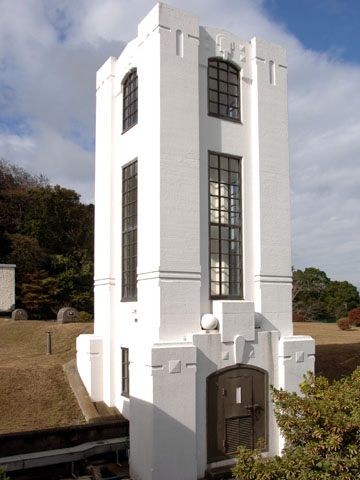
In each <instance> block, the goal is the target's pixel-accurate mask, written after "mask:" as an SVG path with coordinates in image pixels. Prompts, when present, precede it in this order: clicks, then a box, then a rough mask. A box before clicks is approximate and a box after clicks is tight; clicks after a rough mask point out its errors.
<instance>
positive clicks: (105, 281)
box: [94, 278, 115, 287]
mask: <svg viewBox="0 0 360 480" xmlns="http://www.w3.org/2000/svg"><path fill="white" fill-rule="evenodd" d="M105 285H115V278H95V279H94V287H100V286H105Z"/></svg>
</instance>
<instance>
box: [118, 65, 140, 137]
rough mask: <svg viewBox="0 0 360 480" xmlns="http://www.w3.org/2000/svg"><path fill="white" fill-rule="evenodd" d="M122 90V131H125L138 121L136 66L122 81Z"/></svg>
mask: <svg viewBox="0 0 360 480" xmlns="http://www.w3.org/2000/svg"><path fill="white" fill-rule="evenodd" d="M122 92H123V125H122V128H123V130H122V133H125V132H127V131H128V130H129V129H130V128H131V127H133V126H134V125H136V124H137V122H138V76H137V69H136V68H135V69H133V70H131V71H130V72H129V73H127V75H126V76H125V78H124V80H123V81H122Z"/></svg>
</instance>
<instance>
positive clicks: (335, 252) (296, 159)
mask: <svg viewBox="0 0 360 480" xmlns="http://www.w3.org/2000/svg"><path fill="white" fill-rule="evenodd" d="M168 3H170V4H171V5H173V6H176V7H179V8H182V9H184V10H188V11H191V12H193V13H196V14H197V15H198V16H199V19H200V24H201V25H208V26H216V27H220V28H225V29H227V30H230V31H232V32H233V33H235V34H237V35H238V36H239V37H240V38H241V39H243V40H244V41H248V40H250V38H252V37H253V36H259V37H262V38H264V39H267V40H269V41H272V42H275V43H279V44H281V45H284V46H285V47H286V48H287V50H288V64H289V70H288V73H289V76H288V80H289V132H290V137H289V147H290V170H291V201H292V252H293V265H294V266H295V267H296V268H305V267H308V266H313V267H317V268H320V269H322V270H324V271H326V273H327V274H328V275H329V276H330V278H332V279H333V280H348V281H350V282H351V283H353V284H355V285H357V286H358V287H360V248H359V244H360V209H359V205H360V188H359V178H360V162H359V157H360V95H359V85H360V53H359V44H360V38H359V36H360V33H359V32H360V28H359V27H360V0H168ZM153 5H154V2H153V1H152V0H132V1H129V0H101V1H100V0H76V1H74V0H16V1H14V0H0V11H1V16H0V158H1V157H2V158H4V159H5V160H7V161H10V162H12V163H16V164H17V165H20V166H22V167H24V168H26V169H27V170H29V171H30V172H33V173H43V174H44V175H46V176H47V177H48V178H49V179H50V181H51V182H52V183H54V184H55V183H59V184H60V185H62V186H64V187H68V188H73V189H75V190H76V191H77V192H79V193H80V194H81V195H82V200H83V201H85V202H91V201H93V191H94V129H95V72H96V70H97V69H98V68H99V67H100V66H101V65H102V64H103V63H104V62H105V61H106V59H107V58H108V57H109V56H110V55H113V56H118V55H119V54H120V53H121V51H122V49H123V48H124V45H125V44H126V43H127V42H128V41H130V40H131V39H133V38H134V37H135V36H136V31H137V24H138V23H139V22H140V21H141V20H142V18H143V17H144V16H145V15H146V14H147V13H148V11H149V10H150V9H151V8H152V7H153Z"/></svg>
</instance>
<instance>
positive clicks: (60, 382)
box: [0, 319, 93, 433]
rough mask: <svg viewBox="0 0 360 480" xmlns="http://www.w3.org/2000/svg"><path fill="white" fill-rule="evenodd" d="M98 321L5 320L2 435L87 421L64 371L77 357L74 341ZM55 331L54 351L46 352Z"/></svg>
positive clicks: (1, 328) (0, 334) (0, 347)
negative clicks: (48, 336)
mask: <svg viewBox="0 0 360 480" xmlns="http://www.w3.org/2000/svg"><path fill="white" fill-rule="evenodd" d="M92 330H93V325H92V324H84V323H74V324H64V325H58V324H56V323H52V322H50V323H49V322H41V321H21V322H12V321H10V320H5V319H0V433H6V432H12V431H13V432H16V431H22V430H33V429H37V428H49V427H56V426H62V425H74V424H79V423H82V422H83V421H84V419H83V416H82V413H81V410H80V409H79V407H78V404H77V402H76V400H75V397H74V395H73V393H72V391H71V389H70V387H69V384H68V382H67V379H66V377H65V375H64V373H63V370H62V365H63V364H64V363H66V362H68V361H69V360H71V359H72V358H74V357H75V339H76V337H77V336H78V335H80V334H82V333H92ZM46 332H52V352H53V353H52V355H46V337H47V335H46Z"/></svg>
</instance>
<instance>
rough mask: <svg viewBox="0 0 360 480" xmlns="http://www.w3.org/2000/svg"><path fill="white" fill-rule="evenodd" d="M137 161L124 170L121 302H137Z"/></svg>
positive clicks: (126, 166) (124, 167)
mask: <svg viewBox="0 0 360 480" xmlns="http://www.w3.org/2000/svg"><path fill="white" fill-rule="evenodd" d="M137 166H138V165H137V160H133V161H132V162H130V163H128V164H127V165H124V166H123V169H122V255H121V257H122V260H121V301H123V302H135V301H137Z"/></svg>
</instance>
